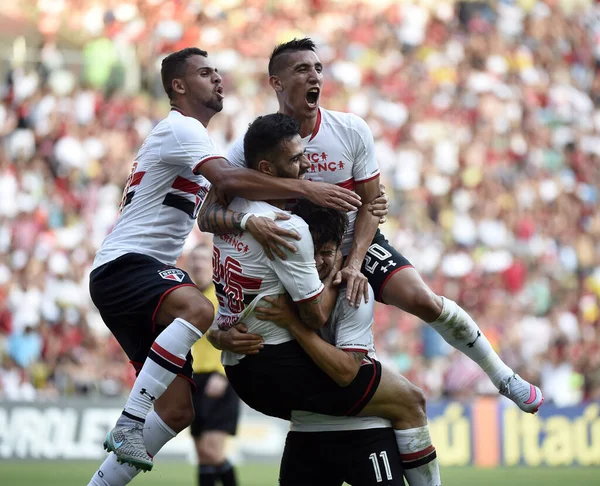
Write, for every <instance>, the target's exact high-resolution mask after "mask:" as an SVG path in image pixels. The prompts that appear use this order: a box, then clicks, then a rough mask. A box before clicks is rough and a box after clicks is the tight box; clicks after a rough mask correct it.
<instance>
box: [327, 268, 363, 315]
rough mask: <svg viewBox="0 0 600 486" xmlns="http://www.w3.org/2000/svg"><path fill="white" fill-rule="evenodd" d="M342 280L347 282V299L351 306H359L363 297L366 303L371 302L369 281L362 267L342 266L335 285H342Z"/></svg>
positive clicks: (334, 281) (334, 282)
mask: <svg viewBox="0 0 600 486" xmlns="http://www.w3.org/2000/svg"><path fill="white" fill-rule="evenodd" d="M342 282H346V299H347V300H348V302H349V303H350V305H351V306H353V307H358V306H359V305H360V301H361V299H362V298H363V297H364V299H365V303H366V302H369V281H368V280H367V277H365V276H364V275H363V274H362V273H361V271H360V268H357V267H355V266H350V265H349V266H346V267H344V268H342V269H341V270H340V271H339V272H338V273H337V274H336V276H335V279H334V280H333V285H340V284H341V283H342Z"/></svg>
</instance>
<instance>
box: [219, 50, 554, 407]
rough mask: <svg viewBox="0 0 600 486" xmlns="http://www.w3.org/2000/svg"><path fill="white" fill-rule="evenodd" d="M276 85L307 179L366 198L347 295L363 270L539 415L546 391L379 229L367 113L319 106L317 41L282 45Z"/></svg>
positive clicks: (346, 274)
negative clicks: (300, 146)
mask: <svg viewBox="0 0 600 486" xmlns="http://www.w3.org/2000/svg"><path fill="white" fill-rule="evenodd" d="M269 83H270V85H271V87H272V88H273V90H274V91H275V93H276V95H277V100H278V101H279V112H280V113H285V114H288V115H291V116H293V117H294V118H296V120H297V121H298V123H299V124H300V127H301V128H300V135H301V137H302V139H303V142H304V143H305V149H304V150H305V153H306V156H307V157H308V159H309V161H310V162H311V168H310V170H309V172H308V174H307V177H308V178H309V179H311V180H314V181H325V182H330V183H332V184H337V185H339V186H341V187H346V188H349V189H352V190H354V191H356V193H357V194H359V195H360V196H361V200H362V201H363V202H364V203H365V204H363V206H362V207H361V208H360V209H359V210H357V211H351V212H350V213H349V218H350V226H349V230H348V232H347V233H346V235H345V237H344V242H343V244H342V253H343V255H344V257H346V260H345V264H344V268H343V269H342V270H341V272H340V277H341V278H342V279H343V280H344V281H346V282H347V290H346V295H347V298H348V299H349V300H350V301H351V302H353V303H354V305H358V304H359V302H360V301H361V299H362V298H363V296H364V298H365V300H366V298H367V291H366V288H367V286H366V281H363V280H362V279H361V272H362V274H364V275H366V277H367V278H368V282H369V284H370V285H371V286H372V287H373V290H374V291H375V296H376V298H377V300H378V301H380V302H383V303H386V304H389V305H393V306H395V307H398V308H399V309H402V310H404V311H406V312H409V313H410V314H413V315H415V316H417V317H419V318H420V319H422V320H423V321H425V322H427V323H428V324H429V325H430V326H431V327H432V328H433V329H435V330H436V331H437V332H438V333H439V334H440V335H441V336H442V337H443V338H444V339H445V340H446V342H448V343H449V344H450V345H452V346H453V347H454V348H456V349H458V350H459V351H461V352H462V353H464V354H466V355H467V356H468V357H469V358H471V359H472V360H473V361H475V362H476V363H477V364H478V365H479V366H480V367H481V369H482V370H483V371H484V372H485V373H486V374H487V375H488V377H489V378H490V380H491V381H492V383H493V384H494V385H495V386H496V388H498V390H499V391H500V393H501V394H502V395H504V396H506V397H508V398H509V399H511V400H512V401H513V402H515V403H516V404H517V405H518V406H519V407H520V408H521V409H522V410H523V411H525V412H529V413H535V412H536V411H537V410H538V408H539V407H540V405H541V404H542V402H543V397H542V393H541V391H540V389H539V388H538V387H536V386H533V385H531V384H530V383H528V382H527V381H525V380H523V379H522V378H521V377H520V376H519V375H517V374H515V373H514V372H513V370H512V369H510V368H509V367H508V366H507V365H506V364H505V363H504V362H503V361H502V359H501V358H500V357H499V356H498V354H497V353H496V352H495V351H494V350H493V348H492V346H491V344H490V343H489V341H488V340H487V338H486V337H485V336H484V335H483V333H482V332H481V330H480V329H479V327H478V326H477V324H476V323H475V321H473V319H472V318H471V317H470V316H469V315H468V314H467V313H466V312H465V311H464V310H463V309H462V308H461V307H460V306H459V305H458V304H457V303H456V302H454V301H452V300H450V299H448V298H447V297H442V296H438V295H436V294H435V293H434V292H433V291H432V290H431V289H430V288H429V287H428V286H427V285H426V284H425V282H424V281H423V279H422V278H421V276H420V275H419V274H418V272H417V271H416V270H415V268H414V267H413V266H412V265H411V264H410V262H409V261H408V260H407V259H406V258H405V257H403V256H402V255H401V254H400V253H399V252H398V251H396V250H395V249H394V248H393V247H392V246H391V245H390V244H389V243H388V241H387V240H386V238H385V237H384V236H383V235H382V234H381V232H380V231H379V230H378V229H377V225H378V224H377V223H378V222H377V218H375V217H374V216H373V214H372V213H371V212H369V210H368V206H369V204H368V203H370V202H371V201H373V199H375V198H376V197H377V196H378V195H379V166H378V164H377V160H376V157H375V149H374V142H373V136H372V134H371V131H370V130H369V127H368V126H367V124H366V123H365V122H364V120H362V119H361V118H360V117H358V116H356V115H353V114H350V113H340V112H334V111H329V110H326V109H324V108H321V107H320V106H319V99H320V95H321V89H322V85H323V64H322V63H321V61H320V60H319V58H318V56H317V54H316V53H315V44H314V43H313V41H312V40H311V39H308V38H305V39H300V40H296V39H294V40H292V41H290V42H287V43H285V44H281V45H279V46H277V47H276V48H275V49H274V50H273V53H272V54H271V58H270V61H269ZM228 160H229V162H230V163H232V164H234V165H236V166H238V167H244V166H245V164H246V159H245V156H244V147H243V142H242V139H239V140H237V141H236V142H235V143H234V144H233V145H232V147H231V148H230V150H229V154H228ZM338 279H339V278H338Z"/></svg>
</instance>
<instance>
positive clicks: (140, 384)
mask: <svg viewBox="0 0 600 486" xmlns="http://www.w3.org/2000/svg"><path fill="white" fill-rule="evenodd" d="M161 76H162V81H163V86H164V88H165V91H166V93H167V95H168V97H169V99H170V102H171V107H172V110H171V112H170V114H169V116H168V117H167V118H165V119H164V120H162V121H161V122H160V123H159V124H158V125H157V126H156V127H155V128H154V130H153V131H152V132H151V134H150V135H149V136H148V138H147V139H146V140H145V142H144V144H143V145H142V147H141V148H140V150H139V152H138V155H137V158H136V160H135V162H134V165H133V169H132V171H131V175H130V177H129V180H128V182H127V184H126V187H125V191H124V195H123V200H122V203H121V211H120V215H119V218H118V219H117V222H116V224H115V226H114V228H113V231H112V232H111V233H110V234H109V235H108V236H107V237H106V238H105V240H104V242H103V243H102V246H101V248H100V250H99V251H98V253H97V254H96V258H95V260H94V266H93V271H92V273H91V276H90V294H91V297H92V300H93V301H94V304H95V305H96V307H98V309H99V311H100V314H101V315H102V318H103V320H104V322H105V323H106V325H107V326H108V328H109V329H110V330H111V332H112V333H113V334H114V335H115V337H116V339H117V340H118V341H119V343H120V345H121V347H122V348H123V350H124V351H125V352H126V353H127V355H128V356H129V358H130V359H131V362H132V364H133V365H134V366H135V367H136V368H137V370H139V374H138V377H137V379H136V381H135V384H134V386H133V389H132V391H131V394H130V395H129V398H128V399H127V403H126V404H125V408H124V411H123V413H122V415H121V417H120V418H119V420H118V421H117V424H116V426H115V427H114V428H113V429H112V430H111V431H110V432H109V434H108V435H107V438H106V441H105V444H104V445H105V448H106V449H107V450H109V451H112V452H114V454H112V455H110V456H109V457H108V458H107V460H106V461H105V463H104V464H103V465H102V466H101V468H100V469H99V470H98V472H97V474H95V475H94V477H93V478H92V480H91V483H90V484H96V485H110V486H115V485H119V484H127V482H129V480H130V479H131V477H132V474H131V469H132V468H128V467H123V468H120V467H119V466H118V465H117V462H123V463H127V464H130V465H132V466H135V467H136V468H139V469H144V470H150V469H151V468H152V465H153V461H152V456H153V455H154V454H156V452H158V450H159V449H160V448H161V447H162V446H163V445H164V444H165V443H166V442H167V441H168V440H170V439H171V438H172V437H174V436H175V434H176V433H177V432H179V431H181V430H183V429H184V428H185V427H187V426H188V425H189V424H190V423H191V421H192V418H193V408H192V401H191V394H190V387H189V386H190V384H189V383H190V382H191V373H192V369H191V365H190V359H189V351H190V348H191V346H192V345H193V344H194V342H195V341H196V340H197V339H199V338H201V337H202V334H203V333H204V332H205V331H206V330H207V329H208V327H209V326H210V323H211V322H212V319H213V306H212V304H211V303H210V302H209V301H208V300H207V299H206V298H205V297H204V296H203V295H202V293H201V292H200V291H199V290H198V289H197V288H196V286H195V285H194V284H193V282H192V281H191V279H190V277H189V276H188V275H187V273H186V272H184V271H183V270H181V269H178V268H176V267H175V266H174V263H175V261H176V260H177V258H178V257H179V255H180V254H181V251H182V248H183V244H184V241H185V239H186V238H187V236H188V235H189V233H190V231H191V229H192V227H193V224H194V219H195V217H196V215H197V213H198V208H199V206H200V204H201V202H202V199H203V197H204V195H205V194H206V192H207V191H208V190H209V186H210V183H212V184H214V185H215V186H216V187H217V188H218V189H220V190H222V191H224V192H226V193H232V194H239V195H242V196H245V197H248V198H257V197H260V198H261V199H265V198H267V199H268V198H276V199H280V198H289V197H292V198H293V197H308V198H309V199H311V200H314V201H315V202H317V203H319V204H324V205H326V206H333V207H336V208H339V209H350V208H353V207H355V206H359V205H360V202H359V198H358V197H357V196H356V195H355V194H352V193H351V192H350V191H347V190H340V188H336V187H335V186H333V185H330V184H314V183H311V182H308V181H293V183H291V181H286V180H284V179H276V178H272V177H268V176H265V175H263V174H260V173H258V172H257V171H253V170H247V169H246V170H240V169H236V168H234V167H232V166H231V165H230V164H228V162H227V160H225V159H224V158H223V157H221V156H220V155H218V153H217V151H216V149H215V147H214V145H213V143H212V141H211V140H210V138H209V136H208V132H207V130H206V127H207V125H208V123H209V121H210V119H211V118H212V117H213V116H214V115H215V114H216V113H218V112H219V111H221V109H222V107H223V98H224V93H223V86H222V83H221V76H220V75H219V73H218V71H217V69H216V68H215V67H214V66H213V64H212V63H211V62H210V60H209V59H208V57H207V53H206V52H205V51H202V50H200V49H197V48H187V49H183V50H181V51H179V52H176V53H174V54H171V55H169V56H167V57H166V58H165V59H164V60H163V62H162V68H161ZM230 216H231V217H230V218H229V219H228V220H227V221H226V222H225V223H224V226H225V227H228V228H230V229H231V230H235V229H240V228H246V229H248V231H250V232H251V233H253V234H254V233H255V234H256V235H257V236H258V237H259V239H260V238H263V241H266V240H269V239H271V238H272V236H273V235H275V234H277V235H278V236H279V237H281V236H287V237H289V238H294V237H295V236H296V235H295V234H294V233H290V232H289V231H286V230H285V229H282V228H280V227H278V226H277V225H276V224H275V223H274V222H273V221H272V220H270V219H267V218H257V217H253V216H252V215H248V214H236V215H230ZM276 217H287V216H276ZM147 357H148V358H150V359H146V358H147ZM152 407H154V410H153V411H152V412H151V409H152Z"/></svg>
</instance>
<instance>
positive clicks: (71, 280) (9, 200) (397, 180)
mask: <svg viewBox="0 0 600 486" xmlns="http://www.w3.org/2000/svg"><path fill="white" fill-rule="evenodd" d="M26 3H28V2H25V3H24V5H25V4H26ZM29 3H32V2H29ZM33 3H34V4H37V11H38V12H39V14H38V16H37V18H36V21H37V28H38V31H39V33H40V36H41V37H42V42H41V44H40V45H39V49H38V48H35V49H34V48H26V45H29V46H31V45H33V43H34V42H37V41H32V40H30V39H25V40H26V43H25V42H24V41H23V40H22V39H20V40H17V41H15V42H14V44H13V45H12V46H11V47H12V50H11V52H12V53H13V58H12V59H11V63H10V65H7V66H6V67H7V71H6V72H5V73H4V74H5V75H4V76H3V77H2V78H1V79H2V82H1V84H0V139H1V147H2V150H0V195H1V197H0V355H4V359H3V361H2V363H3V364H2V368H1V369H0V397H3V396H4V397H19V396H31V394H32V393H33V394H36V393H37V394H38V395H44V394H45V395H47V396H55V395H56V394H60V393H62V394H76V393H104V394H116V393H119V392H120V390H125V389H127V386H126V384H127V382H128V381H130V380H131V379H132V376H131V371H130V370H129V367H128V365H127V360H126V358H125V357H124V355H123V354H122V352H121V351H120V350H119V348H118V346H116V345H115V343H114V340H113V338H112V337H110V336H109V335H108V333H107V332H106V328H105V327H104V325H103V324H102V322H101V319H100V318H99V316H98V314H97V312H96V310H95V309H94V307H93V305H92V304H91V302H90V299H89V296H88V289H87V278H88V273H89V267H90V264H91V262H92V259H93V255H94V252H95V251H96V249H97V248H98V247H99V245H100V243H101V241H102V239H103V237H104V236H105V235H106V233H107V232H108V231H110V228H111V226H112V224H113V223H114V220H115V218H116V216H117V210H118V209H117V208H118V205H119V201H120V198H121V191H122V187H123V184H124V182H125V180H126V177H127V174H128V173H129V171H130V167H131V163H132V161H133V159H134V157H135V153H136V151H137V149H138V148H139V145H140V143H141V141H142V140H143V139H144V137H145V136H146V135H147V134H148V132H149V131H150V130H151V129H152V127H153V126H154V124H155V123H156V122H157V121H158V120H160V119H161V118H162V117H163V116H164V115H165V114H166V112H167V109H168V108H167V102H166V97H165V96H164V95H163V93H162V87H161V84H160V77H159V67H160V61H161V59H162V57H163V56H164V55H165V54H166V53H168V52H171V51H172V50H176V49H180V48H182V47H185V46H187V45H198V46H201V47H202V48H204V49H206V50H208V51H209V54H210V56H211V57H212V59H213V61H214V62H215V64H216V65H217V66H218V67H219V70H220V72H222V73H223V76H224V84H225V87H226V98H227V99H226V100H225V108H224V110H223V112H222V113H221V114H220V115H219V116H217V117H216V118H215V120H214V123H211V127H210V130H211V134H212V136H213V139H214V140H216V141H217V142H218V143H219V144H220V146H221V148H222V149H223V150H225V149H226V147H227V146H228V144H229V143H231V141H232V140H233V139H234V138H236V137H237V136H239V135H240V134H241V133H242V132H243V130H244V129H245V127H247V124H248V123H249V122H250V121H252V120H253V119H254V117H255V116H257V115H259V114H264V113H267V112H272V111H274V110H275V109H276V108H275V107H276V102H275V97H274V95H273V93H272V92H271V90H270V89H269V88H268V86H267V81H268V79H267V74H266V66H267V57H268V55H269V52H270V50H271V49H272V47H273V46H274V44H276V43H277V42H281V41H284V40H288V39H289V38H290V37H292V36H301V35H309V36H312V37H313V38H314V39H315V40H316V41H317V43H318V45H319V52H318V53H319V56H320V57H321V59H322V61H323V62H324V64H325V77H326V80H325V85H324V91H323V99H322V102H323V104H324V106H326V107H327V108H330V109H337V110H343V111H352V112H354V113H356V114H358V115H360V116H362V117H364V118H365V119H366V120H367V122H368V123H369V125H370V127H371V129H372V131H373V134H374V136H375V142H376V150H377V155H378V159H379V162H380V165H381V168H382V178H383V180H384V182H385V183H386V185H387V186H388V188H389V193H390V197H391V198H392V206H391V210H390V213H391V214H390V216H389V218H388V223H387V224H386V225H385V227H384V228H383V231H384V232H385V234H386V235H387V236H388V238H390V239H391V240H392V242H393V244H394V246H395V247H397V248H399V249H400V250H401V251H402V252H403V253H404V254H405V255H406V256H407V257H408V258H409V259H410V260H411V261H412V262H413V263H414V265H415V266H416V267H417V268H418V269H419V271H420V273H421V274H422V275H423V276H424V278H426V280H427V282H428V284H429V285H430V286H431V287H432V288H433V289H434V290H435V291H436V292H437V293H438V294H443V295H448V297H450V298H452V299H454V300H456V301H457V302H459V303H460V305H461V306H463V307H464V308H465V310H467V311H468V312H469V313H470V314H471V315H472V316H473V317H474V318H475V319H476V321H477V322H478V323H480V325H481V326H482V328H483V330H484V331H485V333H486V335H488V337H489V339H490V342H492V344H493V346H495V348H496V349H497V350H498V351H499V352H500V354H501V355H502V356H503V358H504V359H505V360H506V361H507V362H508V364H509V365H510V366H511V367H513V368H514V369H516V370H517V371H518V372H519V373H521V374H523V375H525V376H527V378H528V379H530V380H533V381H536V382H540V380H541V383H542V386H543V388H544V389H545V392H546V394H547V395H548V399H550V400H552V401H554V402H555V403H557V404H569V403H575V402H578V401H580V400H585V399H591V398H599V397H600V345H598V344H597V343H599V342H600V245H599V243H598V242H600V210H599V209H600V202H599V199H600V76H598V69H599V68H600V6H599V5H598V4H597V3H594V2H592V1H589V0H546V1H541V0H500V1H495V2H493V1H490V0H487V1H486V0H479V1H452V0H445V1H435V2H434V1H426V0H414V1H389V0H386V1H381V0H377V1H374V0H373V1H367V0H365V1H363V2H351V1H346V0H320V1H281V2H271V1H268V0H251V1H244V2H242V1H240V0H228V1H227V2H224V1H222V0H206V1H203V2H196V1H193V0H177V1H176V0H156V1H154V0H153V1H149V0H148V1H147V0H142V1H136V2H133V1H129V0H126V1H116V0H104V1H103V2H96V1H94V2H92V1H91V0H80V1H77V2H75V1H71V0H65V1H63V2H47V1H44V0H38V1H37V2H33ZM22 8H25V7H22ZM23 12H24V11H23ZM7 14H10V15H18V14H19V10H18V8H11V10H10V11H7ZM63 36H64V37H63ZM67 37H68V38H72V39H77V41H74V42H76V43H78V46H77V48H76V49H73V47H72V46H73V43H72V42H71V47H70V49H66V48H65V44H64V42H62V41H61V39H62V38H67ZM265 39H270V41H265ZM32 59H34V60H35V61H32ZM197 239H198V235H197V234H196V235H192V237H191V238H190V241H189V242H188V244H187V245H186V251H189V249H191V248H193V246H194V244H195V242H196V241H197ZM183 260H184V261H183V264H185V255H184V257H183ZM375 330H376V344H377V346H378V352H379V355H380V356H381V358H382V359H383V360H384V361H386V362H388V363H390V364H391V365H393V366H396V367H397V368H398V369H399V370H400V371H401V372H403V373H404V374H406V375H407V376H408V377H409V378H410V379H411V380H413V381H414V382H415V383H417V384H419V385H420V386H422V387H423V388H424V389H425V390H426V391H427V393H428V395H429V397H430V398H436V397H441V396H449V397H457V398H461V399H468V398H469V397H471V396H472V395H473V394H474V393H490V392H493V390H489V388H487V387H486V386H485V384H484V383H482V382H481V378H480V377H479V376H478V374H477V373H476V372H474V371H473V372H472V371H471V370H470V369H469V367H468V364H465V363H463V362H462V361H461V358H460V355H457V354H455V353H451V352H450V351H451V350H449V349H448V347H447V346H445V344H444V343H443V342H441V341H440V340H439V337H438V336H437V335H432V334H431V333H430V332H429V328H428V327H427V326H423V324H422V323H419V322H417V321H416V319H415V318H414V317H412V316H408V315H405V314H404V313H402V312H400V311H397V310H396V309H393V308H388V307H383V306H379V307H378V308H377V314H376V323H375ZM38 339H40V340H41V343H42V344H41V351H39V352H37V344H36V343H37V342H38ZM11 343H12V344H11ZM15 343H17V344H15ZM15 349H17V350H18V351H17V352H16V351H14V350H15ZM15 352H16V355H15ZM40 353H41V355H40ZM8 356H16V357H17V363H15V362H14V361H13V360H12V359H10V358H9V357H8ZM483 381H484V382H485V380H483ZM34 386H35V388H34ZM7 390H9V391H7Z"/></svg>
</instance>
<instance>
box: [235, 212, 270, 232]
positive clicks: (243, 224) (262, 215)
mask: <svg viewBox="0 0 600 486" xmlns="http://www.w3.org/2000/svg"><path fill="white" fill-rule="evenodd" d="M250 216H256V217H257V218H269V219H272V220H273V221H275V219H276V218H277V213H275V211H265V212H264V213H256V214H254V213H246V214H245V215H244V217H243V218H242V220H241V221H240V228H242V230H244V231H245V230H246V224H248V220H249V219H250Z"/></svg>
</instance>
